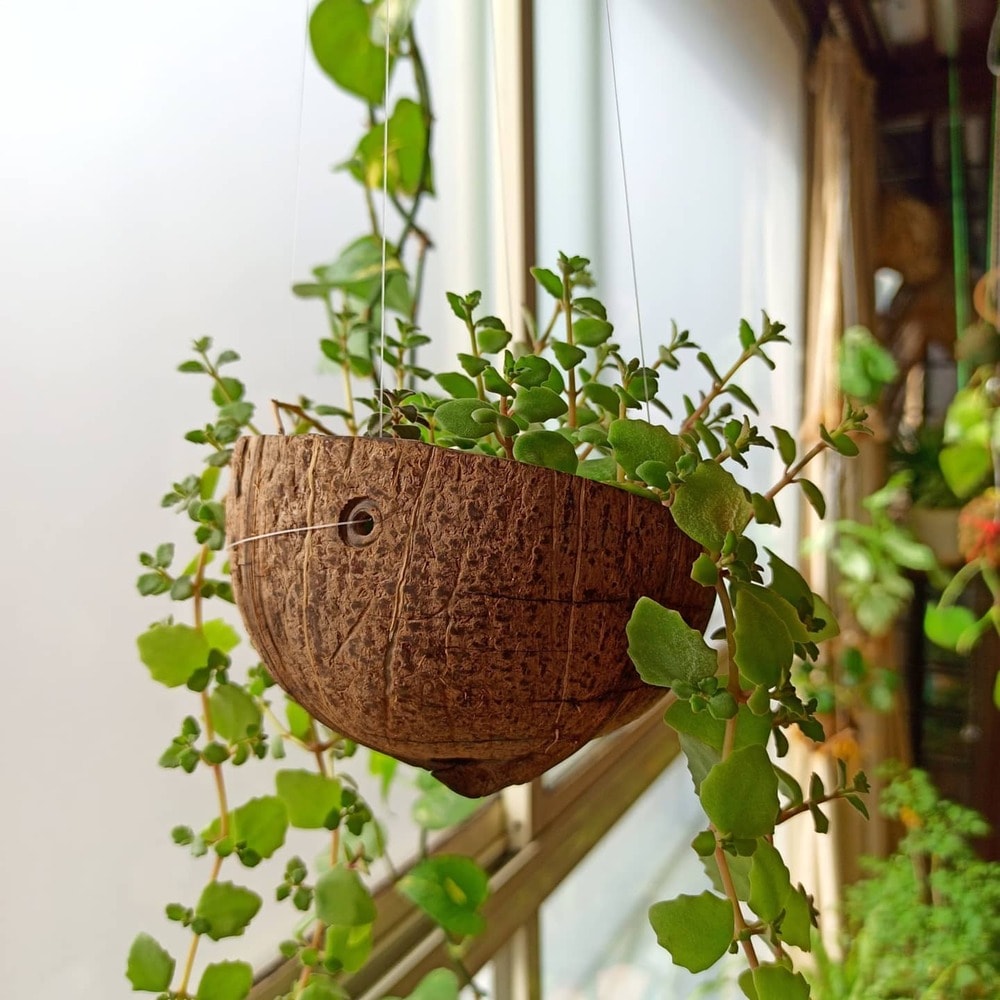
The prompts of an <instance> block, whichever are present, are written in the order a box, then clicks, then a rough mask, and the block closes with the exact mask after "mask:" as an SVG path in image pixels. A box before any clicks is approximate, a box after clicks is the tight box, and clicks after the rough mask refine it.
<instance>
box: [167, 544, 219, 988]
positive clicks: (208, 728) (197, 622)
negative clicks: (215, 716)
mask: <svg viewBox="0 0 1000 1000" xmlns="http://www.w3.org/2000/svg"><path fill="white" fill-rule="evenodd" d="M208 553H209V549H208V546H207V545H203V546H202V547H201V552H200V553H199V554H198V569H197V571H196V573H195V578H194V584H193V591H194V597H193V603H194V627H195V630H196V631H198V632H201V631H202V627H203V624H204V622H203V612H202V596H201V585H202V584H203V583H204V581H205V566H206V565H207V563H208ZM201 708H202V716H203V718H204V720H205V735H206V737H207V738H208V740H209V742H211V741H212V740H214V739H215V726H214V724H213V722H212V708H211V703H210V702H209V700H208V695H207V694H206V693H205V692H204V691H202V692H201ZM211 767H212V774H213V777H214V778H215V794H216V798H217V800H218V806H219V839H220V840H222V839H224V838H226V837H228V836H229V802H228V798H227V796H226V781H225V777H224V775H223V773H222V765H221V764H212V765H211ZM222 860H223V859H222V855H221V854H216V855H215V860H214V861H213V862H212V871H211V872H210V873H209V877H208V884H209V885H211V884H212V883H213V882H215V881H217V880H218V878H219V872H220V870H221V869H222ZM200 941H201V935H200V934H193V935H192V937H191V943H190V945H188V953H187V958H186V959H185V961H184V971H183V973H182V975H181V982H180V986H178V987H177V991H176V992H177V995H178V996H179V997H187V996H188V991H187V990H188V984H189V983H190V981H191V973H192V971H193V969H194V961H195V958H196V956H197V954H198V944H199V943H200Z"/></svg>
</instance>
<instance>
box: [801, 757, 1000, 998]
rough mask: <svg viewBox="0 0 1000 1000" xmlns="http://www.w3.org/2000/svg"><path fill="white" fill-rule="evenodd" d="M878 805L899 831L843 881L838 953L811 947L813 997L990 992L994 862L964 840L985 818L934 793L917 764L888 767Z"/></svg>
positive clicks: (995, 981)
mask: <svg viewBox="0 0 1000 1000" xmlns="http://www.w3.org/2000/svg"><path fill="white" fill-rule="evenodd" d="M879 808H880V811H881V812H882V813H883V815H885V816H886V817H887V818H888V819H891V820H894V821H897V822H899V823H901V824H902V825H903V828H904V829H905V831H906V833H905V835H904V837H903V839H902V840H901V841H900V843H899V846H898V848H897V849H896V851H895V852H894V853H893V854H892V856H890V857H888V858H885V859H880V860H869V861H868V862H867V871H866V877H865V878H864V879H863V880H862V881H861V882H859V883H857V884H856V885H854V886H852V887H851V888H850V889H849V890H848V892H847V900H846V913H847V929H846V935H845V950H844V955H843V958H842V959H841V960H840V961H833V960H831V959H830V958H829V956H827V955H826V954H825V953H824V952H822V951H820V952H819V956H818V957H819V961H818V964H817V970H816V972H815V974H814V975H812V976H811V978H812V979H813V986H814V993H815V996H816V997H817V1000H882V998H889V997H904V996H905V997H914V998H920V1000H946V998H947V1000H958V998H972V997H984V998H985V997H994V996H996V995H997V993H998V991H1000V963H998V961H997V954H998V950H1000V871H998V866H997V864H996V862H988V861H982V860H981V859H980V858H979V857H977V855H976V853H975V849H974V846H973V843H974V839H975V838H976V837H981V836H983V835H984V834H985V833H986V832H987V826H986V822H985V821H984V820H983V818H982V817H981V816H979V815H978V814H977V813H975V812H973V811H972V810H970V809H966V808H964V807H963V806H959V805H956V804H955V803H953V802H949V801H947V800H946V799H944V798H942V797H941V796H940V795H939V794H938V793H937V791H936V790H935V788H934V786H933V785H932V784H931V782H930V780H929V779H928V777H927V775H926V774H925V773H924V772H923V771H919V770H913V771H909V772H903V771H900V770H899V769H898V768H897V769H896V773H895V776H894V778H893V780H892V781H891V783H890V784H889V785H888V786H887V787H886V789H885V790H884V792H883V793H882V798H881V801H880V803H879Z"/></svg>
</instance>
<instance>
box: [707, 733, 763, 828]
mask: <svg viewBox="0 0 1000 1000" xmlns="http://www.w3.org/2000/svg"><path fill="white" fill-rule="evenodd" d="M701 804H702V808H703V809H704V810H705V814H706V815H707V816H708V818H709V819H710V820H711V821H712V822H713V823H714V824H715V827H716V829H718V830H719V832H720V833H722V834H727V833H731V834H732V835H733V836H734V837H746V838H748V839H753V838H756V837H763V836H766V835H769V834H772V833H774V824H775V821H776V819H777V816H778V776H777V775H776V774H775V773H774V767H773V766H772V765H771V761H770V760H769V759H768V756H767V751H766V750H765V749H764V747H762V746H756V745H755V746H748V747H744V748H743V749H741V750H736V751H734V752H733V753H732V754H730V756H729V757H728V758H727V759H726V760H724V761H722V762H721V763H719V764H716V765H715V767H713V768H712V770H711V771H710V772H709V773H708V777H706V778H705V780H704V781H703V782H702V783H701Z"/></svg>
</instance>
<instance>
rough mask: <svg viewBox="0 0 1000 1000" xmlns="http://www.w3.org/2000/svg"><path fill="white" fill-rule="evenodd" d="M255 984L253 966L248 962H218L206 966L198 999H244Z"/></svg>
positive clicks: (197, 994)
mask: <svg viewBox="0 0 1000 1000" xmlns="http://www.w3.org/2000/svg"><path fill="white" fill-rule="evenodd" d="M252 986H253V967H252V966H251V965H249V964H248V963H247V962H216V963H215V964H214V965H209V966H206V967H205V971H204V972H203V973H202V975H201V981H200V982H199V983H198V992H197V993H196V994H195V997H196V1000H244V997H246V996H247V994H249V992H250V988H251V987H252Z"/></svg>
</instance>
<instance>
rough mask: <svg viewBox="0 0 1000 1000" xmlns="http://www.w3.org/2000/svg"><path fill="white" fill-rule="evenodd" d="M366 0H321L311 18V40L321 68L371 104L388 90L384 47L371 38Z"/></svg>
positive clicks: (378, 102)
mask: <svg viewBox="0 0 1000 1000" xmlns="http://www.w3.org/2000/svg"><path fill="white" fill-rule="evenodd" d="M371 9H372V8H371V7H370V6H369V5H368V4H366V3H364V0H321V2H320V3H319V4H317V5H316V8H315V9H314V10H313V12H312V17H310V19H309V40H310V42H311V44H312V50H313V55H314V56H315V57H316V62H317V63H319V67H320V69H322V70H323V72H324V73H326V75H327V76H329V77H330V79H332V80H333V82H334V83H336V84H337V86H339V87H343V89H344V90H347V91H349V92H350V93H352V94H356V95H357V96H358V97H361V98H363V99H364V100H365V101H367V102H368V103H369V104H381V103H382V97H383V94H384V92H385V49H384V48H383V47H381V46H379V45H376V44H375V43H374V42H373V41H372V39H371V20H370V17H371Z"/></svg>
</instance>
